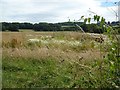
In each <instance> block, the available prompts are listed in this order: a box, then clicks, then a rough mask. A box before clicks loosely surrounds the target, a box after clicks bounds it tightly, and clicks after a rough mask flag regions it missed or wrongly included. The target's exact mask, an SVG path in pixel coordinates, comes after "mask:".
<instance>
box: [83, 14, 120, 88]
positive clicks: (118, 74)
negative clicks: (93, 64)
mask: <svg viewBox="0 0 120 90" xmlns="http://www.w3.org/2000/svg"><path fill="white" fill-rule="evenodd" d="M100 18H101V20H100ZM87 20H89V18H87V19H86V18H85V19H84V21H85V22H86V21H87ZM94 21H97V22H100V26H101V27H102V29H105V30H106V31H107V35H108V37H109V40H110V42H111V45H110V46H109V49H108V51H107V52H108V54H107V57H106V58H105V61H104V62H105V63H106V64H107V65H108V66H107V69H106V70H102V69H103V68H101V66H102V63H100V64H97V65H98V66H100V68H101V71H104V72H106V71H107V73H109V75H108V77H107V76H106V74H102V73H101V75H105V79H108V80H110V82H109V83H111V84H112V86H113V87H115V88H119V87H120V50H119V46H120V44H119V42H120V41H119V39H120V38H119V35H118V32H116V30H113V27H111V26H109V25H107V24H106V23H105V19H104V18H103V17H101V16H98V15H95V16H94ZM89 22H90V21H89ZM101 47H102V46H101ZM101 47H100V49H101ZM101 78H102V77H101ZM111 80H112V81H111Z"/></svg>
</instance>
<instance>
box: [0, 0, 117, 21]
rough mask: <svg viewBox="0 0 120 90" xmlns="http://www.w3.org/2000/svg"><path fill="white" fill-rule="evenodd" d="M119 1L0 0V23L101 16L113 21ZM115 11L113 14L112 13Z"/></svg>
mask: <svg viewBox="0 0 120 90" xmlns="http://www.w3.org/2000/svg"><path fill="white" fill-rule="evenodd" d="M118 1H119V0H0V13H1V14H2V15H1V17H0V21H2V22H32V23H38V22H50V23H57V22H66V21H68V20H69V19H70V20H71V21H74V20H75V21H77V20H79V19H80V17H81V16H85V17H92V16H93V15H94V14H93V13H92V12H95V13H96V14H98V15H100V16H103V17H104V18H105V19H106V21H111V22H112V21H115V20H116V15H115V12H117V4H115V3H114V2H118ZM114 11H115V12H114Z"/></svg>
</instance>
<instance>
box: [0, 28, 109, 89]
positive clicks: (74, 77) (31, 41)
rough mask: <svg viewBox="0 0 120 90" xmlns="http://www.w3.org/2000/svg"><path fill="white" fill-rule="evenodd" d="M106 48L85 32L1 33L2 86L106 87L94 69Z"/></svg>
mask: <svg viewBox="0 0 120 90" xmlns="http://www.w3.org/2000/svg"><path fill="white" fill-rule="evenodd" d="M30 31H31V30H30ZM100 36H102V37H103V38H104V42H103V43H100V42H99V41H96V37H100ZM108 45H109V42H108V40H107V37H106V36H105V35H95V34H89V33H87V34H84V33H80V32H29V31H28V32H2V48H3V51H2V54H3V60H2V62H3V87H13V88H17V87H46V88H49V87H66V88H67V87H83V88H85V87H101V86H102V87H110V84H108V82H107V81H106V80H104V77H102V76H101V74H100V71H99V67H97V66H96V63H101V62H102V61H103V58H104V57H105V55H106V53H107V48H109V47H108ZM105 50H106V51H105ZM104 66H106V65H105V64H104ZM103 73H104V72H103ZM91 75H92V76H91ZM101 78H103V79H102V80H101Z"/></svg>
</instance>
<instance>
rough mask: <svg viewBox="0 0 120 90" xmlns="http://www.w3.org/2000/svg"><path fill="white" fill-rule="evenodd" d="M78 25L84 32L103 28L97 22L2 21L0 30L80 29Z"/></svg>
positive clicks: (94, 31) (99, 30) (98, 31)
mask: <svg viewBox="0 0 120 90" xmlns="http://www.w3.org/2000/svg"><path fill="white" fill-rule="evenodd" d="M76 24H77V25H79V26H80V27H82V28H83V30H84V31H85V32H90V33H103V32H104V31H105V30H103V29H102V27H100V26H99V24H85V23H83V22H62V23H43V22H42V23H35V24H33V23H18V22H13V23H9V22H2V31H12V32H15V31H17V32H18V31H19V29H33V30H34V31H80V29H79V28H78V27H77V26H76Z"/></svg>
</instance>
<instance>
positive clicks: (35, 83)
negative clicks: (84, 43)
mask: <svg viewBox="0 0 120 90" xmlns="http://www.w3.org/2000/svg"><path fill="white" fill-rule="evenodd" d="M92 61H94V62H92V63H91V62H89V61H88V62H86V63H85V62H84V63H83V62H81V63H80V62H78V63H77V62H73V61H67V60H64V61H60V60H56V59H54V58H53V57H47V58H42V59H34V58H26V59H25V58H22V57H19V58H18V57H6V56H4V57H3V67H2V68H3V87H4V88H5V87H7V88H11V87H12V88H25V87H26V88H30V87H42V88H63V87H64V88H65V87H66V88H74V87H77V88H88V87H89V88H90V87H91V88H95V87H97V88H101V87H103V88H107V87H108V88H109V87H113V86H111V82H110V81H109V80H107V78H106V77H108V76H107V75H108V73H107V72H102V71H100V70H99V67H98V66H96V63H99V62H100V61H98V60H92ZM84 64H85V65H84ZM87 66H89V67H87ZM101 72H102V75H104V76H102V75H101Z"/></svg>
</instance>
